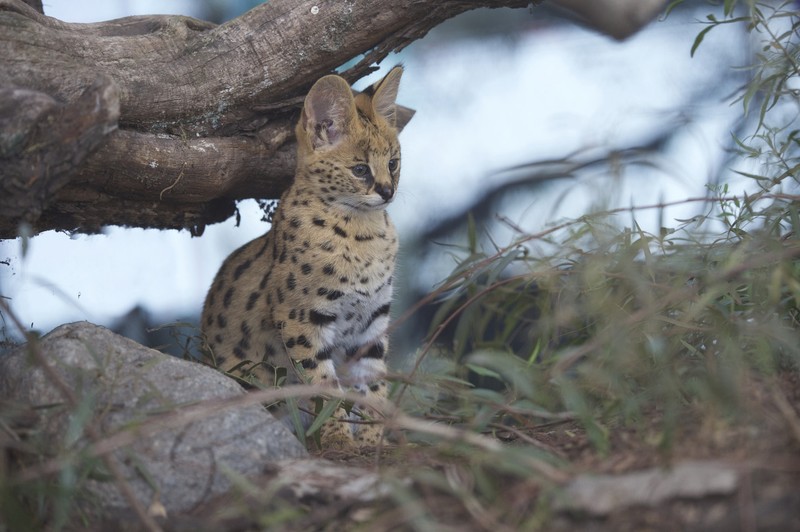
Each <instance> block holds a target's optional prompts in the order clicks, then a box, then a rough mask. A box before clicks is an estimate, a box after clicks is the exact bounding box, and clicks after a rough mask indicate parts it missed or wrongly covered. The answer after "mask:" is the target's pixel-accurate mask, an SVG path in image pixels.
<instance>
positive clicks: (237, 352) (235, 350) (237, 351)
mask: <svg viewBox="0 0 800 532" xmlns="http://www.w3.org/2000/svg"><path fill="white" fill-rule="evenodd" d="M233 354H234V355H236V358H238V359H239V360H244V359H245V358H247V353H245V352H244V351H243V350H242V348H241V347H239V346H236V347H234V348H233Z"/></svg>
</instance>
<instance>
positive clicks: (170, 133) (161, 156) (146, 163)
mask: <svg viewBox="0 0 800 532" xmlns="http://www.w3.org/2000/svg"><path fill="white" fill-rule="evenodd" d="M605 1H606V2H612V3H615V4H620V2H622V0H605ZM632 1H633V2H634V3H636V2H638V1H639V0H632ZM587 2H588V3H589V4H590V3H591V1H589V0H587ZM661 2H662V0H648V2H647V3H649V4H652V5H655V4H660V3H661ZM529 3H530V2H529V1H527V0H441V1H438V2H426V1H416V0H405V1H401V2H398V1H396V0H369V1H359V2H356V1H354V0H316V1H303V0H271V1H270V2H268V3H265V4H262V5H260V6H259V7H256V8H255V9H253V10H251V11H249V12H247V13H245V14H244V15H242V16H241V17H239V18H237V19H235V20H232V21H230V22H228V23H225V24H222V25H219V26H216V25H213V24H210V23H207V22H203V21H200V20H196V19H193V18H189V17H182V16H143V17H126V18H122V19H118V20H112V21H107V22H102V23H95V24H69V23H64V22H61V21H59V20H56V19H53V18H50V17H46V16H44V15H43V14H41V13H40V12H38V11H37V9H34V8H33V7H30V5H27V4H32V5H34V6H37V7H39V6H41V3H40V2H36V1H33V2H31V1H29V2H27V4H26V2H23V0H0V238H8V237H13V236H16V234H17V233H18V231H19V228H20V224H21V223H26V224H28V225H29V226H30V227H31V228H32V230H33V232H39V231H44V230H48V229H63V230H79V231H87V232H91V231H97V230H99V229H100V228H101V227H102V226H104V225H127V226H139V227H157V228H188V229H190V230H191V231H192V232H193V233H195V234H197V233H200V232H202V230H203V227H204V226H205V225H206V224H209V223H215V222H219V221H222V220H224V219H227V218H228V217H230V216H231V215H232V214H233V213H234V210H235V203H234V202H235V200H236V199H240V198H277V197H279V196H280V193H281V192H282V191H283V190H284V189H285V188H286V187H287V186H288V184H289V183H290V181H291V178H292V175H293V169H294V151H295V147H294V142H293V132H292V123H293V121H294V119H295V117H296V115H297V111H298V108H299V104H300V103H301V102H302V99H303V95H304V94H305V92H306V90H307V89H308V87H310V85H311V84H312V83H313V82H314V81H315V80H316V79H318V78H319V77H320V76H322V75H324V74H326V73H329V72H331V71H332V70H333V69H335V68H336V67H338V66H339V65H342V64H344V63H345V62H346V61H348V60H349V59H351V58H353V57H356V56H357V55H359V54H361V53H364V52H366V54H365V56H364V58H363V59H362V60H361V61H360V62H358V64H356V65H355V66H353V67H352V68H350V69H348V70H347V71H345V72H344V73H343V74H342V75H343V76H344V77H345V78H346V79H348V81H350V82H353V81H355V80H356V79H358V78H360V77H362V76H363V75H365V74H367V73H368V72H370V71H371V70H372V69H373V66H372V65H374V63H376V62H378V61H380V60H382V59H383V58H384V57H386V55H387V54H388V53H390V52H391V51H396V50H400V49H402V48H403V47H405V46H406V45H408V44H409V43H411V42H412V41H414V40H416V39H419V38H420V37H422V36H424V35H425V34H426V33H427V32H428V30H430V29H431V28H432V27H434V26H435V25H437V24H439V23H440V22H442V21H444V20H446V19H448V18H450V17H452V16H455V15H457V14H459V13H462V12H464V11H467V10H470V9H474V8H477V7H527V6H528V5H529ZM568 3H571V4H575V3H576V0H569V2H568ZM37 4H38V5H37ZM568 7H570V8H572V9H575V6H574V5H572V6H568ZM39 9H40V7H39ZM638 9H639V11H641V8H640V7H639V8H638ZM653 13H655V11H654V12H653ZM637 16H638V15H637ZM640 18H641V17H640ZM645 22H646V21H645V20H642V21H641V22H639V23H635V24H633V25H632V26H631V28H632V29H636V28H637V27H639V26H641V25H643V24H644V23H645ZM637 24H638V26H637ZM607 31H609V33H611V34H612V35H615V36H617V37H620V36H624V35H621V34H620V31H619V29H616V30H607ZM405 116H406V117H410V113H406V114H405Z"/></svg>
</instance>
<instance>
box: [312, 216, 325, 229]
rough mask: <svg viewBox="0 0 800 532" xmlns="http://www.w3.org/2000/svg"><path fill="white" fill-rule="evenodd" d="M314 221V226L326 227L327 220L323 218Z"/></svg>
mask: <svg viewBox="0 0 800 532" xmlns="http://www.w3.org/2000/svg"><path fill="white" fill-rule="evenodd" d="M312 221H313V222H314V225H318V226H320V227H325V220H323V219H322V218H314V219H313V220H312Z"/></svg>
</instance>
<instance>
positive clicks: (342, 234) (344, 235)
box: [333, 225, 347, 238]
mask: <svg viewBox="0 0 800 532" xmlns="http://www.w3.org/2000/svg"><path fill="white" fill-rule="evenodd" d="M333 232H334V233H336V234H337V235H339V236H340V237H342V238H347V231H345V230H344V229H342V228H341V227H339V226H338V225H335V226H333Z"/></svg>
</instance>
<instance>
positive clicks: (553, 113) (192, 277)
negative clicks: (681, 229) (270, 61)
mask: <svg viewBox="0 0 800 532" xmlns="http://www.w3.org/2000/svg"><path fill="white" fill-rule="evenodd" d="M191 7H192V2H188V1H177V0H172V1H160V2H155V1H145V0H138V1H135V0H125V1H117V2H114V1H107V2H90V1H85V0H80V1H76V0H71V1H69V2H67V1H66V0H64V1H56V0H51V1H50V2H48V3H46V4H45V12H46V13H47V14H48V15H51V16H54V17H56V18H60V19H62V20H66V21H74V22H89V21H95V20H105V19H110V18H116V17H118V16H123V15H127V14H153V13H183V14H191V13H192V11H191ZM472 16H475V15H472ZM511 16H513V17H528V18H531V17H533V18H532V19H531V21H530V24H527V25H526V24H521V25H519V26H515V27H523V28H527V29H528V31H522V32H519V33H515V34H513V35H512V36H509V35H507V34H503V35H494V36H488V37H483V38H481V39H475V38H469V37H467V36H465V35H464V34H463V33H461V34H459V30H458V24H457V22H452V21H451V22H447V23H445V24H444V25H442V26H440V27H439V28H437V29H435V30H434V31H432V32H431V34H429V35H428V36H427V37H425V38H424V39H422V40H421V41H418V42H416V43H413V44H412V45H411V46H409V47H408V48H406V50H404V52H403V53H402V55H400V56H390V57H389V58H387V59H386V60H385V61H384V62H383V64H382V65H381V67H382V68H381V71H379V72H378V73H375V74H374V75H373V76H372V77H370V78H368V79H365V80H362V81H361V82H360V83H359V84H357V85H356V87H357V88H358V87H363V86H365V85H367V84H368V83H371V82H372V81H374V80H375V79H377V78H378V77H380V76H382V75H383V74H384V73H385V72H386V71H388V69H389V68H391V66H393V65H394V64H396V63H397V62H399V61H402V62H403V64H404V65H405V74H404V77H403V81H402V84H401V89H400V94H399V97H398V101H399V102H400V103H402V104H403V105H406V106H407V107H411V108H413V109H415V110H416V111H417V113H416V115H415V117H414V119H413V120H412V121H411V123H410V124H409V125H408V126H407V128H406V130H405V131H404V132H403V133H402V135H401V143H402V149H403V170H402V178H401V183H400V188H399V194H398V198H397V200H396V201H395V202H394V203H393V204H392V206H391V207H390V211H389V212H390V214H391V216H392V218H393V219H394V220H395V223H396V225H397V226H398V230H399V233H400V240H401V246H402V242H403V241H404V239H405V240H409V239H412V238H413V236H414V235H415V234H418V233H419V232H420V231H422V230H423V229H424V228H425V227H427V226H428V225H430V224H431V223H432V220H433V219H434V218H435V217H436V216H442V215H446V214H449V213H453V212H457V211H458V210H459V208H461V207H463V206H465V205H468V204H469V203H470V202H471V201H473V200H474V199H475V197H476V196H478V195H480V194H481V193H482V191H483V187H484V185H485V184H486V182H487V181H488V180H490V179H500V177H498V176H497V175H496V174H497V172H498V171H500V170H502V169H504V168H508V167H510V166H514V165H517V164H522V163H526V162H530V161H534V160H537V159H553V158H558V157H564V156H566V155H568V154H570V153H573V152H576V151H578V150H589V151H592V150H594V151H597V152H599V151H604V150H608V149H615V148H621V147H626V146H629V145H631V144H634V143H636V142H638V141H639V140H641V139H648V138H651V137H653V136H654V135H656V134H657V133H658V132H659V131H663V130H664V128H665V127H667V128H669V127H680V128H682V129H681V130H680V134H678V135H675V136H674V137H673V138H672V139H671V140H670V145H669V146H668V147H667V150H666V151H665V153H666V156H665V158H664V160H663V161H662V164H661V168H660V169H658V170H651V171H648V172H646V173H642V172H638V173H634V174H633V175H623V176H622V177H620V176H611V177H609V176H607V175H587V176H585V177H583V178H581V179H579V180H577V181H570V182H564V183H557V184H555V185H554V186H553V187H551V188H550V189H548V191H549V192H548V194H546V195H543V196H542V197H531V198H527V197H524V198H520V199H519V201H517V202H516V203H515V204H514V205H509V211H508V212H507V213H505V214H508V215H509V216H510V217H511V218H512V219H513V220H514V221H515V223H517V224H518V225H520V226H521V227H524V228H525V229H526V230H529V231H537V230H540V229H541V228H543V227H545V226H546V225H547V224H548V223H553V222H554V221H556V220H558V219H561V218H563V217H565V216H570V217H577V216H580V215H581V214H583V213H584V212H586V211H587V210H588V209H590V208H591V207H592V206H593V205H598V204H599V203H602V204H604V205H607V206H618V205H622V206H627V205H630V204H637V205H643V204H648V203H656V202H659V201H672V200H680V199H682V198H685V197H693V196H699V195H703V194H704V192H705V184H706V182H707V181H708V179H709V177H710V176H712V175H714V174H715V173H716V171H717V168H718V166H719V165H720V164H721V163H722V158H723V156H724V154H723V152H722V149H723V146H724V145H725V144H726V142H727V141H728V139H729V135H730V128H731V124H732V121H733V120H734V119H735V117H736V116H737V114H738V113H739V112H740V111H739V110H738V109H733V108H732V107H731V106H730V105H729V104H728V102H727V100H726V97H727V96H728V94H722V93H720V94H716V95H715V94H714V89H715V85H714V83H715V79H716V78H717V77H718V76H719V75H720V72H721V69H727V68H730V66H731V65H736V64H740V62H741V61H742V60H743V53H744V51H745V49H746V48H745V46H744V45H743V43H742V42H741V39H742V37H741V36H740V35H738V34H736V33H735V32H733V31H731V32H728V33H727V34H726V33H725V32H724V31H718V32H712V33H711V34H709V37H708V38H707V41H706V43H704V46H702V47H701V48H700V50H699V52H698V53H697V54H696V56H695V57H694V58H691V57H690V55H689V49H690V47H691V43H692V41H693V39H694V36H695V35H696V34H697V32H698V31H700V29H702V26H700V25H699V24H697V23H696V22H695V21H694V20H695V19H694V17H693V16H683V18H681V17H677V16H672V17H670V18H668V19H667V20H665V21H656V22H654V23H653V24H651V25H650V26H649V27H648V28H647V29H645V30H644V31H642V32H640V33H639V34H637V35H635V36H634V37H633V38H631V39H629V40H627V41H625V42H622V43H619V42H617V41H613V40H611V39H609V38H607V37H605V36H602V35H599V34H596V33H593V32H591V31H589V30H586V29H583V28H580V27H578V26H574V25H563V24H562V25H549V24H546V23H544V22H542V23H538V21H537V19H536V18H535V16H536V14H535V10H534V13H533V14H531V13H530V12H529V11H528V10H517V11H516V12H515V13H512V14H511ZM531 28H535V29H536V31H530V29H531ZM702 88H705V89H704V90H707V91H711V94H710V95H709V97H708V98H707V100H706V104H705V105H704V106H703V108H702V109H693V110H692V111H693V112H692V119H691V120H688V121H687V120H684V118H685V117H684V116H683V115H682V113H685V112H686V105H687V104H689V103H690V102H691V101H692V100H691V98H690V97H689V96H690V95H692V94H694V93H693V91H697V90H698V89H702ZM673 124H674V126H673ZM629 174H630V173H629ZM557 198H560V199H561V201H556V199H557ZM239 208H240V211H241V218H242V223H241V225H240V226H239V227H235V223H234V221H233V220H229V221H227V222H224V223H222V224H217V225H215V226H210V227H208V228H207V229H206V231H205V233H204V234H203V235H202V237H200V238H192V237H191V236H190V235H189V234H188V232H185V231H184V232H178V231H154V230H140V229H121V228H108V229H107V230H106V231H105V232H104V234H102V235H94V236H87V235H75V236H70V235H66V234H62V233H54V232H52V231H51V232H47V233H44V234H41V235H39V236H36V237H35V238H33V239H32V240H31V241H30V242H29V243H28V247H27V251H26V252H25V253H24V254H23V246H22V242H21V240H19V239H17V240H8V241H2V242H0V261H2V262H4V263H5V262H7V263H8V264H0V295H2V296H4V297H6V298H9V299H8V300H9V301H10V303H11V305H12V308H13V309H14V311H15V312H16V313H17V314H18V315H19V316H20V317H21V318H22V320H23V322H24V323H25V324H26V325H28V326H30V327H31V328H33V329H36V330H39V331H42V332H47V331H49V330H50V329H52V328H53V327H55V326H57V325H58V324H61V323H67V322H70V321H76V320H84V319H85V320H89V321H92V322H94V323H98V324H101V325H109V324H111V323H112V322H114V321H115V320H116V319H117V318H119V317H120V316H122V315H123V314H125V313H126V312H128V311H129V310H131V309H132V308H133V307H134V306H136V305H141V306H143V307H146V308H147V309H148V310H149V311H150V312H152V313H153V315H154V316H155V319H156V320H159V321H160V322H163V323H168V322H172V321H176V320H182V319H187V318H189V319H196V316H197V315H198V314H199V311H200V308H201V307H202V302H203V299H204V297H205V292H206V290H207V289H208V286H209V285H210V283H211V280H212V278H213V276H214V275H215V273H216V271H217V269H218V268H219V266H220V264H221V263H222V261H223V260H224V258H225V256H227V254H228V253H230V252H231V251H233V250H234V249H236V248H237V247H239V246H240V245H242V244H244V243H245V242H247V241H249V240H251V239H252V238H255V237H257V236H259V235H260V234H262V233H263V232H264V231H266V230H267V229H268V225H267V224H264V223H262V222H260V221H259V220H260V218H261V212H260V211H259V210H258V208H257V206H256V205H255V202H242V203H241V204H240V206H239ZM695 209H696V206H687V207H681V208H676V209H673V210H671V211H669V217H671V218H686V217H690V216H691V215H693V214H694V210H695ZM655 221H656V220H655V215H654V214H653V215H652V216H651V215H648V214H643V215H642V220H641V223H642V224H643V225H644V226H645V227H646V228H648V229H650V230H655V229H657V228H656V227H655V226H654V225H653V224H655ZM648 225H649V227H648ZM401 253H402V251H401ZM407 269H413V266H410V267H409V268H407ZM442 273H443V272H442V271H440V270H439V269H437V268H426V269H425V271H423V272H419V271H415V272H408V273H407V274H406V275H408V276H413V277H414V278H415V279H416V281H417V282H418V283H420V284H421V285H423V287H424V286H430V285H432V284H433V283H435V282H436V281H437V280H438V279H439V278H440V277H439V276H440V275H442ZM0 327H3V324H2V323H0ZM2 332H3V331H2V330H0V336H1V335H2ZM5 332H6V333H9V332H11V333H13V331H10V330H6V331H5Z"/></svg>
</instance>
